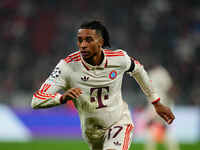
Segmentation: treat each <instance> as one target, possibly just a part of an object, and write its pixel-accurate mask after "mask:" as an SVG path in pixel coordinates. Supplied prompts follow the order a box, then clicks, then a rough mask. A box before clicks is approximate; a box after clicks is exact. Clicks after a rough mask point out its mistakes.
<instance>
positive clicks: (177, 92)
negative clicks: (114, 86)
mask: <svg viewBox="0 0 200 150" xmlns="http://www.w3.org/2000/svg"><path fill="white" fill-rule="evenodd" d="M88 19H99V20H103V21H104V23H105V25H106V26H107V28H108V30H109V31H110V34H111V45H112V48H113V49H115V48H122V49H124V50H126V51H127V52H128V53H129V55H130V56H134V57H136V58H137V59H138V60H139V61H141V62H142V63H143V64H144V66H146V69H147V70H148V67H149V66H150V65H151V64H152V63H158V64H162V65H163V66H164V67H165V68H166V69H167V70H168V71H169V73H170V74H171V75H172V78H173V81H174V85H175V87H174V99H175V104H176V105H175V107H174V112H175V114H176V121H175V122H174V125H173V130H174V134H175V136H176V139H177V141H178V142H179V143H180V144H181V145H180V146H181V150H191V149H192V150H198V149H200V108H199V106H200V78H199V77H200V1H199V0H182V1H179V0H134V1H133V0H124V1H120V0H92V1H90V0H0V149H1V150H12V149H15V150H24V149H29V150H40V149H48V150H51V149H57V150H64V149H65V150H68V149H69V150H71V149H81V150H86V149H88V147H87V145H86V144H85V143H84V142H83V141H82V139H81V135H80V127H79V119H78V115H77V112H76V110H74V108H73V106H72V104H71V103H68V104H67V105H64V106H59V107H56V108H51V109H44V110H32V109H31V108H30V102H31V98H32V94H33V92H35V91H36V89H37V88H39V87H40V85H41V83H42V82H43V81H44V80H45V79H46V78H47V77H48V75H49V73H50V72H51V71H52V69H53V68H54V67H55V65H56V64H57V62H58V61H59V59H61V58H65V57H66V56H67V55H68V54H69V53H71V52H72V51H73V50H74V49H77V47H76V29H77V27H78V25H79V24H80V23H81V22H82V21H84V20H88ZM128 78H129V77H128V76H125V78H124V86H123V95H124V97H125V98H124V99H125V100H126V101H127V103H128V104H129V107H130V109H131V112H132V114H133V119H134V121H135V122H136V129H135V135H134V139H133V140H134V143H135V145H132V149H134V150H137V149H140V150H142V149H143V147H144V144H145V141H144V132H143V131H144V124H143V122H144V120H145V118H144V117H143V108H144V107H145V106H146V103H147V100H146V98H145V96H144V95H143V93H142V92H141V90H140V89H139V88H138V85H137V84H136V82H135V81H134V80H132V79H128ZM158 146H159V148H160V150H162V149H164V147H163V145H162V144H161V145H158Z"/></svg>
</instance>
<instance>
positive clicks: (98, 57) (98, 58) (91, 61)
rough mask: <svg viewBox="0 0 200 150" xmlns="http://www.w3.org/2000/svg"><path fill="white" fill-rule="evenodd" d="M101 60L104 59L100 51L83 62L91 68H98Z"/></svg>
mask: <svg viewBox="0 0 200 150" xmlns="http://www.w3.org/2000/svg"><path fill="white" fill-rule="evenodd" d="M103 59H104V54H103V51H102V50H101V51H100V52H99V53H98V54H97V55H95V56H93V57H92V58H91V59H87V60H85V61H86V62H87V63H88V64H90V65H92V66H98V65H100V64H101V63H102V62H103Z"/></svg>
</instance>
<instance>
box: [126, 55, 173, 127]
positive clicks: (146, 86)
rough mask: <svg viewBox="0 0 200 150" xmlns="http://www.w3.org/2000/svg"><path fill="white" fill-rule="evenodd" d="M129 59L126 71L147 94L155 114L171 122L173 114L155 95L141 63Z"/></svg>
mask: <svg viewBox="0 0 200 150" xmlns="http://www.w3.org/2000/svg"><path fill="white" fill-rule="evenodd" d="M130 60H131V63H130V65H129V66H130V67H129V69H128V71H127V72H128V73H129V75H130V76H132V77H133V78H134V79H135V80H136V81H137V83H138V84H139V86H140V87H141V89H142V91H143V92H144V93H145V95H146V96H147V98H148V100H149V101H150V102H151V103H152V104H153V106H154V108H155V111H156V112H157V114H158V115H159V116H160V117H162V118H163V119H164V120H165V121H166V122H167V123H168V124H171V123H172V122H173V120H174V119H175V116H174V114H173V113H172V111H171V109H170V108H169V107H167V106H165V105H163V104H162V103H161V102H160V97H159V96H158V95H157V93H156V91H155V89H154V87H153V85H152V81H151V80H150V78H149V76H148V74H147V72H146V71H145V69H144V67H143V65H141V64H140V62H139V61H137V60H135V59H133V58H130Z"/></svg>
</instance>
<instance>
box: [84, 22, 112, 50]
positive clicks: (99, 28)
mask: <svg viewBox="0 0 200 150" xmlns="http://www.w3.org/2000/svg"><path fill="white" fill-rule="evenodd" d="M80 29H94V30H96V32H97V33H98V34H100V35H101V36H102V38H103V39H104V44H103V46H102V47H103V48H106V47H111V46H110V36H109V32H108V30H107V29H106V27H105V26H104V25H103V24H102V23H101V22H100V21H96V20H94V21H87V22H84V23H82V24H81V25H80Z"/></svg>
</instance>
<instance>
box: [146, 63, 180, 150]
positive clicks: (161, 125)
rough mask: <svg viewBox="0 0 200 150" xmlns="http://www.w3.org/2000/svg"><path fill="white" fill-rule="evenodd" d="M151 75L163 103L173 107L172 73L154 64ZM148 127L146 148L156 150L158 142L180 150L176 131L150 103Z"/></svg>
mask: <svg viewBox="0 0 200 150" xmlns="http://www.w3.org/2000/svg"><path fill="white" fill-rule="evenodd" d="M149 77H150V79H151V80H152V81H153V82H152V84H153V86H154V87H155V88H156V89H157V93H158V94H159V96H161V97H162V103H163V104H165V105H166V106H168V107H170V108H172V107H173V106H174V98H173V97H172V95H175V93H174V92H176V91H175V90H174V84H173V80H172V78H171V75H170V74H169V72H168V71H167V69H165V68H164V67H163V66H161V65H159V64H154V65H153V68H152V69H150V70H149ZM145 113H146V115H147V116H146V117H145V118H146V123H147V126H146V127H147V128H146V131H147V132H145V133H146V134H145V135H146V142H145V143H146V144H145V150H156V149H157V143H162V144H165V146H166V148H167V150H179V145H178V143H177V141H176V139H175V135H174V132H173V130H172V128H171V127H169V126H167V124H166V123H165V122H164V121H163V120H161V119H160V118H158V116H157V115H156V114H155V112H154V110H153V109H152V107H151V106H150V105H148V106H147V109H146V112H145Z"/></svg>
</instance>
